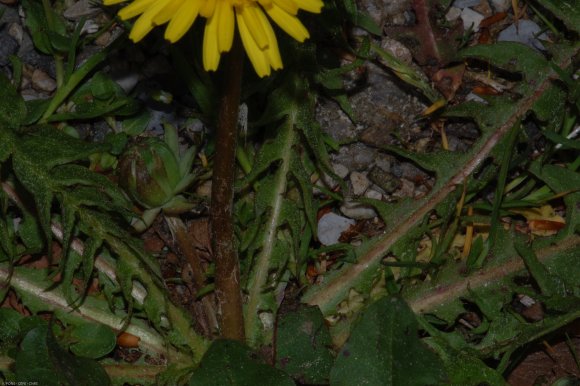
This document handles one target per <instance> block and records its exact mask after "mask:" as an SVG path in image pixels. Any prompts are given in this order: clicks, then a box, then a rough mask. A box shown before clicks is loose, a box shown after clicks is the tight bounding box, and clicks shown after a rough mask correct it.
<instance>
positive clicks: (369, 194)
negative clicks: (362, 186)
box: [365, 189, 383, 200]
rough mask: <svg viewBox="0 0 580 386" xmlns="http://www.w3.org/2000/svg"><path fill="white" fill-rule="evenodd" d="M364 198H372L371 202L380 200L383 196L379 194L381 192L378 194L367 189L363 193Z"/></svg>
mask: <svg viewBox="0 0 580 386" xmlns="http://www.w3.org/2000/svg"><path fill="white" fill-rule="evenodd" d="M365 197H366V198H372V199H373V200H382V199H383V195H382V194H381V192H378V191H376V190H374V189H368V190H367V191H366V192H365Z"/></svg>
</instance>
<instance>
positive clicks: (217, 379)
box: [189, 340, 294, 386]
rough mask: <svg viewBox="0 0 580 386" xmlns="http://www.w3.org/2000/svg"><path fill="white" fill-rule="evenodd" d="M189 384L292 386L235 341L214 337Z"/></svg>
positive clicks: (275, 370)
mask: <svg viewBox="0 0 580 386" xmlns="http://www.w3.org/2000/svg"><path fill="white" fill-rule="evenodd" d="M189 384H190V385H191V386H223V385H239V386H253V385H258V384H259V385H264V386H294V382H293V381H292V379H291V378H290V377H289V376H288V375H286V374H285V373H283V372H282V371H280V370H277V369H274V368H272V367H270V366H268V365H265V364H262V363H260V362H259V361H257V360H256V359H254V358H253V355H252V352H251V350H250V349H249V348H248V347H246V346H244V345H243V344H241V343H239V342H236V341H227V340H216V341H214V342H213V344H212V345H211V346H210V348H209V349H208V350H207V352H206V354H205V355H204V357H203V359H202V361H201V363H200V365H199V368H198V369H197V370H196V371H195V372H194V373H193V376H192V377H191V379H190V381H189Z"/></svg>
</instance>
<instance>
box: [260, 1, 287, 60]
mask: <svg viewBox="0 0 580 386" xmlns="http://www.w3.org/2000/svg"><path fill="white" fill-rule="evenodd" d="M258 14H259V18H260V23H261V24H262V28H264V31H266V36H267V37H268V47H267V48H266V49H265V50H264V51H265V53H266V56H267V58H268V61H269V63H270V66H271V67H272V68H273V69H274V70H279V69H281V68H282V67H283V66H282V58H281V57H280V50H279V49H278V41H277V40H276V34H275V33H274V29H273V28H272V25H271V24H270V21H269V20H268V18H267V17H266V15H264V13H263V12H262V11H260V12H258Z"/></svg>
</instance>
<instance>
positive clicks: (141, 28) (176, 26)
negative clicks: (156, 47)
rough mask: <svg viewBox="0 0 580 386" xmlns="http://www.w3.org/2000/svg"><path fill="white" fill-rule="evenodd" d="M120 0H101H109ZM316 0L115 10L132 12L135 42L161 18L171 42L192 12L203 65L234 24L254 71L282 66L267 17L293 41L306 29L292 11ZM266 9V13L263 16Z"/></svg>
mask: <svg viewBox="0 0 580 386" xmlns="http://www.w3.org/2000/svg"><path fill="white" fill-rule="evenodd" d="M124 1H126V0H104V1H103V2H104V4H105V5H112V4H117V3H121V2H124ZM322 7H323V3H322V0H132V1H131V3H130V4H129V5H127V6H126V7H124V8H122V9H121V10H120V11H119V16H120V17H121V18H122V19H123V20H127V19H131V18H134V17H137V16H138V18H137V20H136V21H135V23H134V25H133V28H132V30H131V33H130V35H129V37H130V39H131V40H133V41H134V42H138V41H139V40H141V39H143V38H144V37H145V36H146V35H147V34H148V33H149V32H150V31H151V30H152V29H153V28H154V27H156V26H161V25H164V24H167V27H166V29H165V38H166V39H167V40H169V41H170V42H172V43H174V42H176V41H178V40H179V39H180V38H181V37H183V35H185V33H186V32H187V31H188V30H189V29H190V28H191V26H192V25H193V23H194V22H195V21H196V19H197V18H198V17H202V18H205V19H206V23H205V31H204V36H203V66H204V68H205V70H206V71H215V70H217V68H218V66H219V62H220V57H221V54H222V53H224V52H228V51H229V50H230V49H231V47H232V44H233V40H234V33H235V26H236V24H237V26H238V31H239V33H240V37H241V39H242V44H243V45H244V48H245V50H246V53H247V55H248V57H249V59H250V61H251V62H252V65H253V66H254V69H255V70H256V73H257V74H258V75H259V76H260V77H263V76H267V75H270V73H271V70H272V69H274V70H278V69H280V68H282V58H281V57H280V51H279V49H278V42H277V40H276V35H275V33H274V29H273V28H272V25H271V24H270V20H273V21H274V23H276V24H277V25H278V26H279V27H280V28H281V29H282V30H284V31H285V32H286V33H287V34H288V35H290V36H292V37H293V38H294V39H296V40H297V41H299V42H303V41H304V40H306V39H307V38H308V37H309V36H310V35H309V33H308V30H307V29H306V27H304V25H303V24H302V23H301V22H300V20H299V19H298V17H297V14H298V11H300V10H304V11H307V12H311V13H320V11H321V9H322ZM266 15H268V16H266Z"/></svg>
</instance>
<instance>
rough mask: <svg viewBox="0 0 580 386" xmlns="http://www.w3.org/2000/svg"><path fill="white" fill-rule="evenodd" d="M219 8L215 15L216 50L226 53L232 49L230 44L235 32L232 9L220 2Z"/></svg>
mask: <svg viewBox="0 0 580 386" xmlns="http://www.w3.org/2000/svg"><path fill="white" fill-rule="evenodd" d="M218 4H219V5H218V7H219V8H220V10H219V12H217V11H216V12H217V15H216V16H218V15H219V19H218V31H220V33H219V34H218V49H219V52H227V51H229V50H230V48H232V43H233V41H234V30H235V24H236V22H235V20H234V7H233V6H232V5H231V4H230V3H229V2H226V1H220V2H219V3H218Z"/></svg>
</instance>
